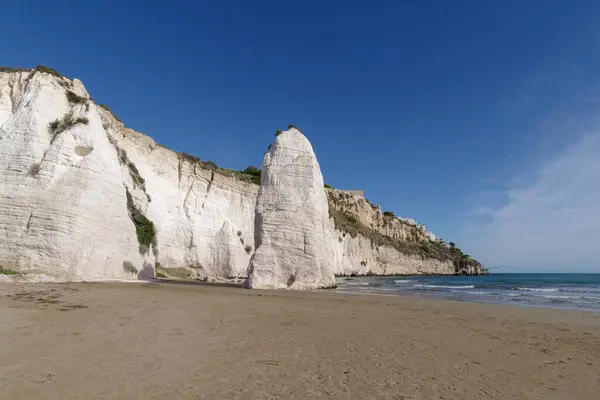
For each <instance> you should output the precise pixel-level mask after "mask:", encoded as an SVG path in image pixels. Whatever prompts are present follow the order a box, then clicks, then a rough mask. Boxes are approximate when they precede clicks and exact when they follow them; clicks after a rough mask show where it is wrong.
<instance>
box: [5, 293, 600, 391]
mask: <svg viewBox="0 0 600 400" xmlns="http://www.w3.org/2000/svg"><path fill="white" fill-rule="evenodd" d="M0 322H1V324H0V398H1V399H7V400H9V399H34V398H35V399H172V400H175V399H544V400H547V399H560V400H566V399H594V400H598V399H600V329H599V328H600V314H598V313H582V312H573V311H558V310H547V309H535V308H521V307H514V306H503V305H493V304H467V303H455V302H450V301H440V300H430V299H416V298H402V297H384V296H361V295H342V294H339V293H335V292H332V291H329V292H319V293H316V292H313V293H290V292H269V291H262V292H259V291H249V290H243V289H236V288H228V287H208V286H197V285H182V284H174V283H160V284H158V283H143V284H64V285H56V284H36V285H23V284H21V285H14V284H0Z"/></svg>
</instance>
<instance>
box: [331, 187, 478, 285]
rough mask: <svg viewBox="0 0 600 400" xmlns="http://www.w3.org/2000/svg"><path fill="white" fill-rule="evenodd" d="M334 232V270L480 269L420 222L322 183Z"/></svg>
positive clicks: (475, 272)
mask: <svg viewBox="0 0 600 400" xmlns="http://www.w3.org/2000/svg"><path fill="white" fill-rule="evenodd" d="M327 195H328V199H329V207H330V209H329V212H330V216H331V217H332V219H333V220H334V224H335V228H336V230H335V232H336V234H337V241H336V243H337V254H338V257H339V258H340V262H339V263H336V264H335V265H336V270H335V273H336V275H343V276H351V275H456V274H459V275H463V274H465V275H479V274H481V273H483V272H484V271H483V269H482V266H481V264H480V263H479V262H477V261H476V260H473V259H471V258H470V257H469V256H468V255H465V254H463V253H462V251H461V250H460V249H459V248H457V247H454V245H452V246H449V245H446V244H445V243H444V242H443V241H442V240H440V239H435V236H434V235H433V234H432V233H431V232H428V231H427V229H426V228H425V226H424V225H421V224H417V223H416V222H414V221H412V220H410V219H405V218H398V217H396V216H394V215H393V214H392V213H382V211H381V208H380V207H378V206H375V205H373V204H372V203H370V202H369V201H368V200H367V199H364V198H362V197H358V196H355V195H352V194H351V193H348V192H345V191H342V190H333V189H327Z"/></svg>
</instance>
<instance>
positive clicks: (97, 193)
mask: <svg viewBox="0 0 600 400" xmlns="http://www.w3.org/2000/svg"><path fill="white" fill-rule="evenodd" d="M258 192H259V185H257V184H256V179H255V177H254V176H249V175H246V174H242V173H239V172H236V171H231V170H223V169H219V168H217V167H216V166H215V165H213V164H211V163H209V162H203V161H200V160H199V159H197V158H195V157H193V156H190V155H187V154H184V153H176V152H174V151H171V150H169V149H167V148H165V147H163V146H160V145H158V144H157V143H155V142H154V140H152V138H150V137H148V136H145V135H143V134H141V133H139V132H136V131H134V130H131V129H128V128H126V127H125V126H124V125H123V123H122V122H121V121H120V120H119V119H118V118H117V117H116V116H115V115H113V113H112V112H111V111H110V109H109V108H108V107H106V106H102V105H98V104H96V103H95V102H94V101H93V100H92V98H91V97H90V96H89V94H88V93H87V91H86V90H85V88H84V86H83V84H82V83H81V82H80V81H79V80H77V79H68V78H66V77H62V76H61V75H60V74H59V73H58V72H56V71H54V70H52V69H49V68H45V67H41V66H40V67H37V68H35V69H33V70H32V69H8V68H4V67H0V267H1V268H4V269H5V270H10V271H16V272H19V273H22V274H25V275H24V276H27V277H29V278H30V279H37V280H39V279H49V280H50V279H54V280H105V279H139V278H145V277H151V276H154V274H155V267H156V268H157V269H162V270H164V271H165V274H168V273H169V272H170V271H171V272H173V271H175V270H177V271H184V272H183V275H184V276H191V277H195V278H199V279H206V278H208V279H221V278H232V277H238V278H244V277H245V276H246V269H247V266H248V264H249V261H250V257H251V256H252V255H253V253H254V242H255V237H254V235H255V232H254V226H255V224H254V218H255V206H256V203H257V196H258ZM327 197H328V200H329V207H330V214H331V215H330V217H331V220H330V225H331V226H334V225H335V226H336V227H337V228H338V229H337V230H336V231H334V238H333V239H334V240H333V246H332V247H333V251H332V257H335V259H334V262H333V264H332V266H334V268H335V273H336V274H347V275H350V274H368V273H371V274H391V273H405V274H413V273H414V274H417V273H441V274H453V273H462V272H465V273H478V272H479V268H480V266H478V264H477V265H476V264H474V263H470V261H468V260H467V261H465V260H464V259H460V260H458V259H457V258H456V257H453V255H452V254H450V249H449V248H448V247H446V246H444V245H441V244H435V243H436V242H432V241H431V240H430V239H431V237H430V236H427V234H426V233H423V232H421V231H420V230H419V229H418V228H414V227H410V226H409V224H405V223H403V222H402V221H399V220H396V219H386V218H388V217H385V216H383V215H382V214H381V212H380V211H378V210H377V209H374V208H372V207H371V206H370V205H368V204H367V203H366V201H364V200H361V199H359V198H354V197H348V195H347V194H346V193H345V192H341V191H331V190H330V191H327ZM438 245H439V246H438ZM416 247H419V248H420V247H428V248H430V249H431V250H436V251H433V252H432V253H424V250H423V251H417V250H416ZM407 248H408V249H407ZM437 250H439V251H437ZM457 263H458V264H457ZM463 264H464V265H463ZM457 265H458V267H457ZM461 265H462V266H461ZM0 271H1V270H0ZM173 273H174V272H173ZM180 275H181V274H180ZM34 277H35V278H34Z"/></svg>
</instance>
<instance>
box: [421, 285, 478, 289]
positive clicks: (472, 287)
mask: <svg viewBox="0 0 600 400" xmlns="http://www.w3.org/2000/svg"><path fill="white" fill-rule="evenodd" d="M412 287H414V288H424V289H475V285H463V286H450V285H412Z"/></svg>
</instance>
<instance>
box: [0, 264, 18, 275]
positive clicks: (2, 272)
mask: <svg viewBox="0 0 600 400" xmlns="http://www.w3.org/2000/svg"><path fill="white" fill-rule="evenodd" d="M0 275H21V274H20V273H19V272H17V271H13V270H12V269H8V268H4V267H3V266H2V265H0Z"/></svg>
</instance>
